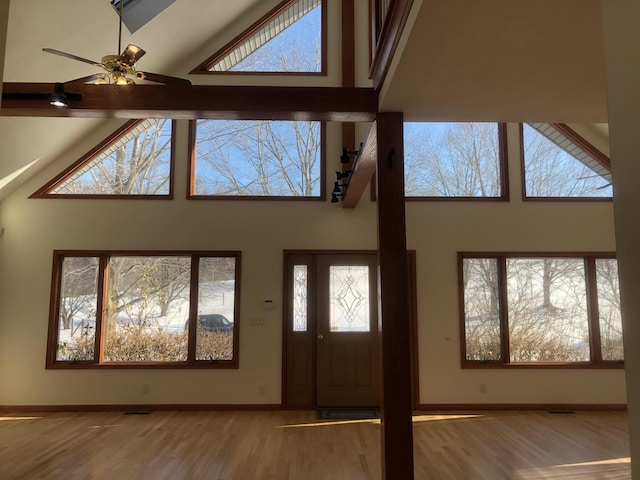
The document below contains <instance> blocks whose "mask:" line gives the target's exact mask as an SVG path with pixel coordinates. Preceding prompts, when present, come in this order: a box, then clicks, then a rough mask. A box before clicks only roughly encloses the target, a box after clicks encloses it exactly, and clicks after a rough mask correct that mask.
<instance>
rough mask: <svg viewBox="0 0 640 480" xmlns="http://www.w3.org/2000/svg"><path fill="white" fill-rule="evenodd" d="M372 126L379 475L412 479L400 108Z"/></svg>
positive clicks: (396, 479)
mask: <svg viewBox="0 0 640 480" xmlns="http://www.w3.org/2000/svg"><path fill="white" fill-rule="evenodd" d="M376 126H377V139H378V146H377V170H376V177H377V199H378V269H379V274H378V281H379V288H378V302H379V308H378V311H379V322H380V331H381V332H382V333H381V339H380V345H381V353H382V355H381V356H382V395H381V417H382V478H383V479H385V480H413V428H412V418H411V414H412V405H411V340H410V338H411V335H410V329H411V325H410V312H409V302H408V300H407V295H408V286H407V284H408V282H407V279H408V272H407V245H406V225H405V208H404V152H403V150H404V149H403V139H402V113H379V114H378V115H377V118H376Z"/></svg>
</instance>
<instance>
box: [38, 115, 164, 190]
mask: <svg viewBox="0 0 640 480" xmlns="http://www.w3.org/2000/svg"><path fill="white" fill-rule="evenodd" d="M172 125H173V124H172V121H171V120H169V119H148V120H132V121H130V122H127V123H126V124H125V125H124V126H123V127H122V128H120V129H118V130H117V131H116V132H114V133H113V134H112V135H111V136H110V137H108V138H107V139H105V141H103V142H102V143H101V144H100V145H98V146H96V147H95V148H94V149H93V150H91V151H90V152H88V153H87V154H86V155H84V156H83V157H82V158H81V159H80V160H78V161H77V162H75V163H74V164H73V165H72V166H71V167H69V168H68V169H66V170H65V171H64V172H62V173H61V174H60V175H58V176H57V177H56V178H54V179H53V180H52V181H51V182H49V183H48V184H47V185H45V186H44V187H42V188H41V189H40V190H38V191H37V192H36V193H34V194H33V195H32V196H33V197H48V198H56V197H58V198H73V197H110V198H140V197H147V198H158V197H165V198H171V196H172V194H173V185H172V176H173V175H172V172H173V126H172Z"/></svg>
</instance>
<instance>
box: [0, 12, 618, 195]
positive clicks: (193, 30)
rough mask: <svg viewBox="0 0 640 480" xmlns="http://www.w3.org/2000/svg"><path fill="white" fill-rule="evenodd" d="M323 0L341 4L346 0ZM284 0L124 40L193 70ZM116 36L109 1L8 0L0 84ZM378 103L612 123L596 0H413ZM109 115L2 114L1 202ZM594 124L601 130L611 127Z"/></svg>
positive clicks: (467, 114)
mask: <svg viewBox="0 0 640 480" xmlns="http://www.w3.org/2000/svg"><path fill="white" fill-rule="evenodd" d="M355 1H356V6H357V11H358V12H360V13H362V12H366V11H367V8H366V7H364V6H363V5H359V4H360V2H363V3H364V2H365V0H355ZM328 2H329V8H330V9H331V8H338V9H339V6H340V2H339V0H328ZM277 3H278V0H234V1H233V2H231V1H228V0H177V1H176V2H175V3H173V4H171V5H170V6H169V7H168V8H167V9H166V10H164V11H163V12H162V13H160V14H159V15H158V16H157V17H155V18H153V19H152V20H151V21H150V22H149V23H148V24H147V25H144V26H143V27H142V28H140V29H139V30H138V31H137V32H135V34H134V35H130V34H128V32H125V33H124V38H123V44H124V45H126V44H127V43H129V42H130V43H135V44H136V45H139V46H141V47H143V48H144V49H145V50H146V51H147V54H146V55H145V57H144V58H143V59H141V60H140V62H139V64H138V66H139V67H140V68H141V69H143V70H145V71H151V72H157V73H165V74H169V75H174V76H182V77H186V76H187V74H188V72H189V71H190V70H191V69H192V68H193V67H195V66H196V65H198V64H199V63H200V62H201V61H203V60H204V59H206V58H207V57H208V56H209V55H210V54H212V53H213V52H214V51H215V49H216V48H220V47H222V46H223V45H224V44H225V43H226V42H227V41H228V40H230V39H231V38H233V37H234V36H235V35H237V34H238V33H239V32H240V31H242V30H243V29H244V28H245V27H246V26H247V25H249V24H251V23H253V22H254V21H255V20H256V19H257V18H259V17H260V16H261V15H262V14H264V13H266V12H267V11H268V10H270V9H271V8H272V7H273V6H275V5H276V4H277ZM367 3H368V2H367ZM362 20H364V21H362V25H364V26H366V25H367V22H366V19H362ZM329 30H330V32H334V33H335V32H339V28H337V29H336V28H333V29H332V28H331V27H330V29H329ZM362 38H365V40H366V38H367V37H366V33H365V35H364V36H363V37H362ZM117 40H118V17H117V15H116V14H115V12H114V11H113V9H112V7H111V6H110V4H109V0H64V1H63V2H52V1H51V0H12V1H11V5H10V13H9V23H8V31H7V40H6V52H5V68H4V81H5V82H59V81H67V80H70V79H73V78H77V77H82V76H85V75H89V74H91V73H95V72H94V71H93V70H92V67H90V66H89V65H86V64H83V63H80V62H74V61H72V60H68V59H65V58H62V57H58V56H55V55H51V54H47V53H44V52H42V48H43V47H51V48H55V49H59V50H63V51H67V52H71V53H74V54H76V55H79V56H82V57H85V58H89V59H95V60H100V58H101V57H102V56H103V55H105V54H109V53H116V50H117ZM333 41H334V42H336V41H337V40H336V39H335V38H334V39H333ZM334 65H336V64H334ZM337 65H339V63H337ZM330 68H331V63H330ZM329 74H330V75H332V72H331V71H330V72H329ZM333 75H334V77H338V78H339V73H338V74H336V72H335V71H334V72H333ZM190 79H191V80H192V82H193V83H194V84H214V83H229V82H230V81H229V79H228V78H221V77H215V78H213V79H212V78H211V77H208V76H202V75H192V76H191V77H190ZM236 80H237V79H236ZM246 81H247V82H249V83H251V82H253V83H255V82H256V80H255V79H249V80H246ZM267 81H268V82H269V83H270V84H274V82H276V83H275V84H277V79H274V78H271V79H268V80H267ZM301 81H302V82H303V84H305V85H309V82H306V83H304V82H305V81H304V80H301ZM317 82H319V83H318V84H319V85H323V84H324V85H326V84H327V82H326V80H322V79H320V80H317ZM322 82H324V83H322ZM366 82H367V81H366V79H365V81H364V83H366ZM360 83H361V84H362V83H363V82H362V81H361V82H360ZM311 84H313V83H311ZM360 86H362V85H360ZM380 109H381V110H383V111H403V112H405V114H406V117H407V118H409V119H415V120H458V121H464V120H487V121H541V122H567V123H580V124H603V123H606V121H607V114H606V95H605V79H604V53H603V44H602V30H601V26H600V7H599V0H563V1H562V2H558V1H557V0H519V1H517V2H514V1H513V0H483V1H477V0H414V6H413V10H412V13H411V15H410V18H409V22H408V25H407V29H406V31H405V34H404V36H403V38H402V42H401V45H400V48H399V50H398V51H397V53H396V56H395V60H394V63H393V65H392V68H391V70H390V73H389V76H388V78H387V81H386V83H385V85H384V86H383V89H382V91H381V97H380ZM102 121H104V120H98V119H69V118H14V117H0V199H1V198H2V196H3V194H5V193H6V191H7V189H4V190H3V189H2V186H3V183H7V181H8V180H9V179H11V178H13V176H15V175H16V174H17V173H18V172H20V171H21V170H22V169H24V168H25V167H27V166H29V165H32V164H33V167H32V170H36V169H38V168H41V166H43V165H45V164H46V163H48V162H50V161H51V160H52V159H54V158H56V156H58V155H59V154H61V153H63V152H64V151H65V150H67V149H68V148H69V146H70V145H72V144H74V143H75V142H77V141H78V140H79V139H81V138H82V137H83V136H84V135H86V133H87V132H88V131H90V130H91V129H92V128H94V127H95V126H96V125H97V124H98V123H99V122H102ZM592 130H593V133H594V135H601V136H606V126H605V127H602V126H599V127H598V128H594V129H592ZM34 162H35V163H34ZM28 174H29V171H27V172H25V173H24V175H28ZM18 182H19V180H18V181H17V182H14V183H18Z"/></svg>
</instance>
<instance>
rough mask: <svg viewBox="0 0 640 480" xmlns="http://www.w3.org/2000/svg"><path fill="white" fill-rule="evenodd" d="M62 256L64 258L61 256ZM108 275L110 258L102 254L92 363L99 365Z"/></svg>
mask: <svg viewBox="0 0 640 480" xmlns="http://www.w3.org/2000/svg"><path fill="white" fill-rule="evenodd" d="M61 258H64V257H62V256H61ZM108 276H109V258H108V257H106V256H104V255H100V266H99V267H98V298H97V299H96V302H97V304H96V307H97V310H96V343H95V347H94V348H95V350H94V353H93V362H91V364H92V365H98V364H100V363H102V360H103V359H104V348H103V347H104V343H105V336H106V333H105V329H104V328H102V327H103V324H104V322H105V319H106V315H107V310H106V308H105V299H106V298H107V288H108V283H109V282H108ZM56 364H57V362H56V363H53V364H51V365H50V366H49V368H53V367H55V366H56Z"/></svg>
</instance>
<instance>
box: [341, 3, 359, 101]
mask: <svg viewBox="0 0 640 480" xmlns="http://www.w3.org/2000/svg"><path fill="white" fill-rule="evenodd" d="M355 48H356V47H355V6H354V0H342V86H343V87H350V88H353V87H355V86H356V71H355V58H356V54H355V52H356V50H355Z"/></svg>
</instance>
